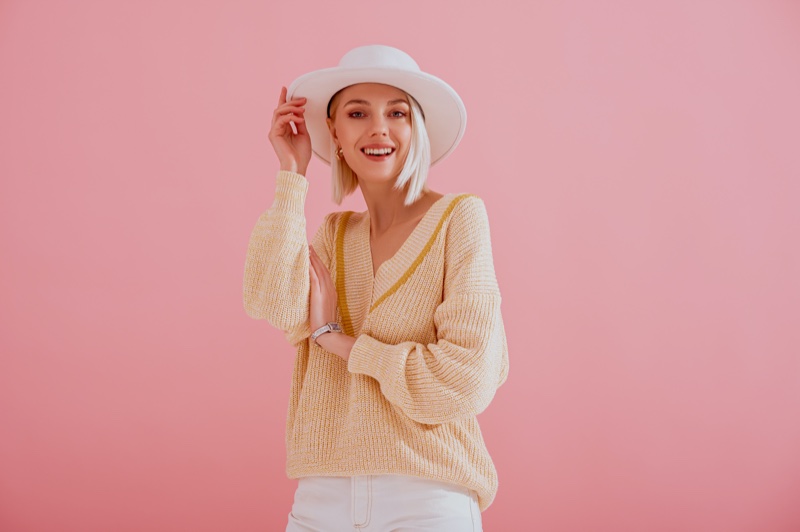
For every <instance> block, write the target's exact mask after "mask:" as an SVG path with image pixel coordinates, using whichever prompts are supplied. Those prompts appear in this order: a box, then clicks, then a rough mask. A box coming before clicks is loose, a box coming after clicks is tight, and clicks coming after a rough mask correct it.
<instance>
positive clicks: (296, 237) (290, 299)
mask: <svg viewBox="0 0 800 532" xmlns="http://www.w3.org/2000/svg"><path fill="white" fill-rule="evenodd" d="M307 192H308V180H307V179H306V178H305V176H303V175H301V174H297V173H294V172H289V171H283V170H282V171H279V172H278V175H277V178H276V187H275V198H274V200H273V203H272V206H271V207H270V208H268V209H267V210H266V211H264V213H262V214H261V216H260V217H259V218H258V221H257V222H256V225H255V227H254V228H253V231H252V233H251V235H250V241H249V243H248V246H247V257H246V259H245V268H244V282H243V285H244V286H243V294H244V309H245V312H246V313H247V315H248V316H250V317H252V318H257V319H266V320H267V321H268V322H269V323H270V324H272V325H273V326H275V327H277V328H278V329H280V330H282V331H283V332H284V333H285V336H286V339H287V340H288V341H289V342H290V343H291V344H293V345H295V344H297V343H298V342H300V341H302V340H304V339H305V338H308V337H309V336H310V335H311V331H310V323H309V294H310V289H311V281H310V279H309V267H310V263H309V251H308V242H307V238H306V219H305V213H304V207H305V199H306V194H307ZM334 214H336V213H330V214H328V215H327V216H325V219H324V220H323V222H322V224H321V225H320V227H319V229H317V231H316V234H315V235H314V238H313V239H312V242H311V243H312V245H313V246H314V249H315V250H316V251H317V254H318V255H319V256H320V258H321V259H322V261H323V262H324V263H325V265H326V266H327V267H328V268H329V269H330V262H331V261H330V255H331V253H330V249H331V244H332V234H331V227H332V224H331V221H332V219H333V215H334Z"/></svg>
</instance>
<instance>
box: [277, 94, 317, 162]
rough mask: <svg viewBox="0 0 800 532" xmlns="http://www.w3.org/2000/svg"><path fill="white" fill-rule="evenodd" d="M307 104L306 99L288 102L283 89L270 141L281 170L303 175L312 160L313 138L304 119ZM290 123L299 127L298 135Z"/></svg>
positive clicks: (294, 99) (295, 99)
mask: <svg viewBox="0 0 800 532" xmlns="http://www.w3.org/2000/svg"><path fill="white" fill-rule="evenodd" d="M305 103H306V99H305V98H293V99H292V100H291V101H288V102H287V101H286V87H281V95H280V97H279V98H278V107H276V108H275V112H274V113H272V127H271V128H270V130H269V141H270V143H271V144H272V147H273V149H274V150H275V154H276V155H277V156H278V161H280V165H281V168H280V169H281V170H289V171H291V172H296V173H298V174H302V175H305V174H306V170H307V169H308V163H309V161H310V160H311V137H310V136H309V135H308V130H307V129H306V123H305V118H304V117H303V113H304V112H305V110H306V109H305V107H303V106H304V105H305ZM290 121H291V122H294V125H295V126H296V127H297V134H296V135H295V134H294V132H293V131H292V126H291V124H289V122H290Z"/></svg>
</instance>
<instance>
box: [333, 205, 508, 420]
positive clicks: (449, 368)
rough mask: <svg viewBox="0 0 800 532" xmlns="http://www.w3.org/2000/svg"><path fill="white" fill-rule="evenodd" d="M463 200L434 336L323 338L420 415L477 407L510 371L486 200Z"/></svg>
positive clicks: (448, 250)
mask: <svg viewBox="0 0 800 532" xmlns="http://www.w3.org/2000/svg"><path fill="white" fill-rule="evenodd" d="M462 203H463V204H465V205H464V206H463V211H462V212H460V213H456V212H454V213H453V214H454V217H453V219H452V220H451V222H450V224H449V227H448V230H447V242H446V246H445V265H446V266H445V268H446V270H445V287H444V298H443V300H442V302H441V304H439V306H438V307H437V308H436V310H435V313H434V324H435V326H436V331H437V342H436V343H429V344H423V343H418V342H411V341H408V342H401V343H399V344H387V343H384V342H381V341H379V340H377V339H375V338H374V337H372V336H369V335H367V334H361V335H359V336H358V337H357V338H352V337H349V336H345V335H343V334H325V335H322V336H320V337H319V339H318V341H319V343H320V345H322V346H323V347H324V348H325V349H326V350H328V351H331V352H333V353H336V354H338V355H339V356H342V357H343V358H344V359H345V360H347V363H348V369H349V370H350V371H351V372H353V373H361V374H364V375H369V376H370V377H372V378H374V379H376V380H377V381H378V382H379V383H380V386H381V391H382V392H383V394H384V395H385V396H386V398H387V399H388V400H389V402H391V403H392V404H394V405H396V406H397V407H398V408H400V409H401V410H402V411H403V412H404V413H405V414H406V415H408V416H409V417H410V418H412V419H414V420H415V421H417V422H419V423H426V424H438V423H446V422H448V421H453V420H456V419H461V418H465V417H469V416H474V415H476V414H479V413H480V412H482V411H483V410H485V409H486V407H487V406H488V405H489V403H490V402H491V400H492V398H493V397H494V394H495V391H496V390H497V388H498V387H499V386H500V385H501V384H502V383H503V382H505V380H506V378H507V376H508V346H507V343H506V335H505V328H504V326H503V318H502V314H501V311H500V303H501V297H500V291H499V289H498V286H497V280H496V277H495V271H494V263H493V260H492V250H491V239H490V234H489V220H488V217H487V214H486V208H485V206H484V203H483V201H482V200H481V199H480V198H478V197H475V196H472V197H469V198H467V199H466V200H464V201H463V202H462ZM457 210H458V209H457ZM325 337H328V338H325Z"/></svg>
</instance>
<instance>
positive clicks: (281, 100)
mask: <svg viewBox="0 0 800 532" xmlns="http://www.w3.org/2000/svg"><path fill="white" fill-rule="evenodd" d="M284 103H286V87H281V95H280V96H278V105H282V104H284Z"/></svg>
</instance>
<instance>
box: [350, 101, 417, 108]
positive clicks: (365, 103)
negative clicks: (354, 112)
mask: <svg viewBox="0 0 800 532" xmlns="http://www.w3.org/2000/svg"><path fill="white" fill-rule="evenodd" d="M357 103H360V104H364V105H369V102H368V101H367V100H350V101H349V102H347V103H346V104H344V105H343V106H342V107H347V106H348V105H351V104H357ZM396 103H404V104H406V105H408V102H407V101H405V100H391V101H390V102H388V103H387V105H394V104H396Z"/></svg>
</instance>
